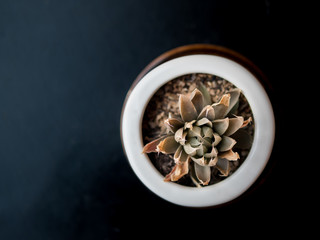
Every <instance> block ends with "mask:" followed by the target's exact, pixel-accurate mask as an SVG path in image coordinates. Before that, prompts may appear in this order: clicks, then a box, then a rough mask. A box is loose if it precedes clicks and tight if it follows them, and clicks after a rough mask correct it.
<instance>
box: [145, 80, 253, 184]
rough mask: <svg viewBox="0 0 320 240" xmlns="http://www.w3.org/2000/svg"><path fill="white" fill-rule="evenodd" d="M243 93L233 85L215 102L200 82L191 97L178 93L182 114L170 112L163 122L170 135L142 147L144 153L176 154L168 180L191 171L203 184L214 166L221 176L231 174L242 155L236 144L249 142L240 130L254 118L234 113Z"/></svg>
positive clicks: (166, 179) (192, 177)
mask: <svg viewBox="0 0 320 240" xmlns="http://www.w3.org/2000/svg"><path fill="white" fill-rule="evenodd" d="M240 93H241V91H240V89H238V88H234V89H232V90H230V91H229V92H227V93H226V94H224V95H223V96H222V97H221V99H220V101H219V102H217V103H212V100H211V96H210V93H209V92H208V90H207V89H206V87H205V86H204V85H203V84H202V83H201V82H200V83H199V84H198V86H197V88H195V89H194V90H193V92H192V93H191V95H190V97H188V96H186V95H180V96H179V102H178V104H179V113H180V116H173V115H171V114H169V117H168V119H166V120H165V122H164V123H165V126H166V128H167V134H166V135H164V136H160V137H159V138H157V139H155V140H153V141H152V142H149V143H148V144H146V145H145V146H144V148H143V153H151V152H157V153H162V154H173V159H174V162H175V166H174V167H173V168H172V170H171V172H170V173H169V174H167V175H166V176H165V178H164V180H165V181H178V180H179V179H180V178H181V177H183V176H184V175H186V174H189V175H190V178H191V179H192V181H193V183H194V184H195V185H196V186H198V187H200V186H204V185H208V183H209V182H210V178H211V170H212V168H217V169H218V170H219V172H220V174H221V176H224V177H227V176H228V175H229V172H230V161H237V160H238V159H239V158H240V157H239V154H238V153H237V152H234V151H233V147H234V146H235V144H236V143H237V142H239V141H247V137H246V133H245V132H244V131H238V130H239V129H241V128H244V127H246V126H247V125H248V124H249V123H250V122H251V120H252V118H251V117H249V118H248V119H247V120H244V118H243V117H242V116H236V115H234V114H233V113H234V112H235V111H236V110H237V108H238V106H239V96H240ZM240 145H241V144H240ZM242 145H243V144H242Z"/></svg>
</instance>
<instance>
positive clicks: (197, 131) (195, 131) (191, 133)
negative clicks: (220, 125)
mask: <svg viewBox="0 0 320 240" xmlns="http://www.w3.org/2000/svg"><path fill="white" fill-rule="evenodd" d="M187 135H188V137H201V128H200V127H198V126H194V127H193V128H192V129H189V130H188V134H187Z"/></svg>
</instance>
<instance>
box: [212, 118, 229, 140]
mask: <svg viewBox="0 0 320 240" xmlns="http://www.w3.org/2000/svg"><path fill="white" fill-rule="evenodd" d="M228 127H229V118H223V119H218V120H214V121H213V129H214V130H215V132H216V133H218V134H219V135H220V136H222V135H223V134H224V133H225V131H226V130H227V129H228Z"/></svg>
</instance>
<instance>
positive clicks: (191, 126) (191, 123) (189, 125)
mask: <svg viewBox="0 0 320 240" xmlns="http://www.w3.org/2000/svg"><path fill="white" fill-rule="evenodd" d="M195 122H196V120H192V121H191V122H186V123H184V127H183V129H184V130H186V129H188V128H189V129H192V128H193V124H194V123H195Z"/></svg>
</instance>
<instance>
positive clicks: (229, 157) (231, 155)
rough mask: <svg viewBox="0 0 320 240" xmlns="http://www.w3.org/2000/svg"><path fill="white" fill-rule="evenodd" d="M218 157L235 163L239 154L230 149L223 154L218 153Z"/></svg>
mask: <svg viewBox="0 0 320 240" xmlns="http://www.w3.org/2000/svg"><path fill="white" fill-rule="evenodd" d="M218 157H219V158H225V159H227V160H229V161H237V160H238V159H239V158H240V156H239V154H238V153H237V152H234V151H232V149H230V150H228V151H226V152H223V153H219V156H218Z"/></svg>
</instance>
